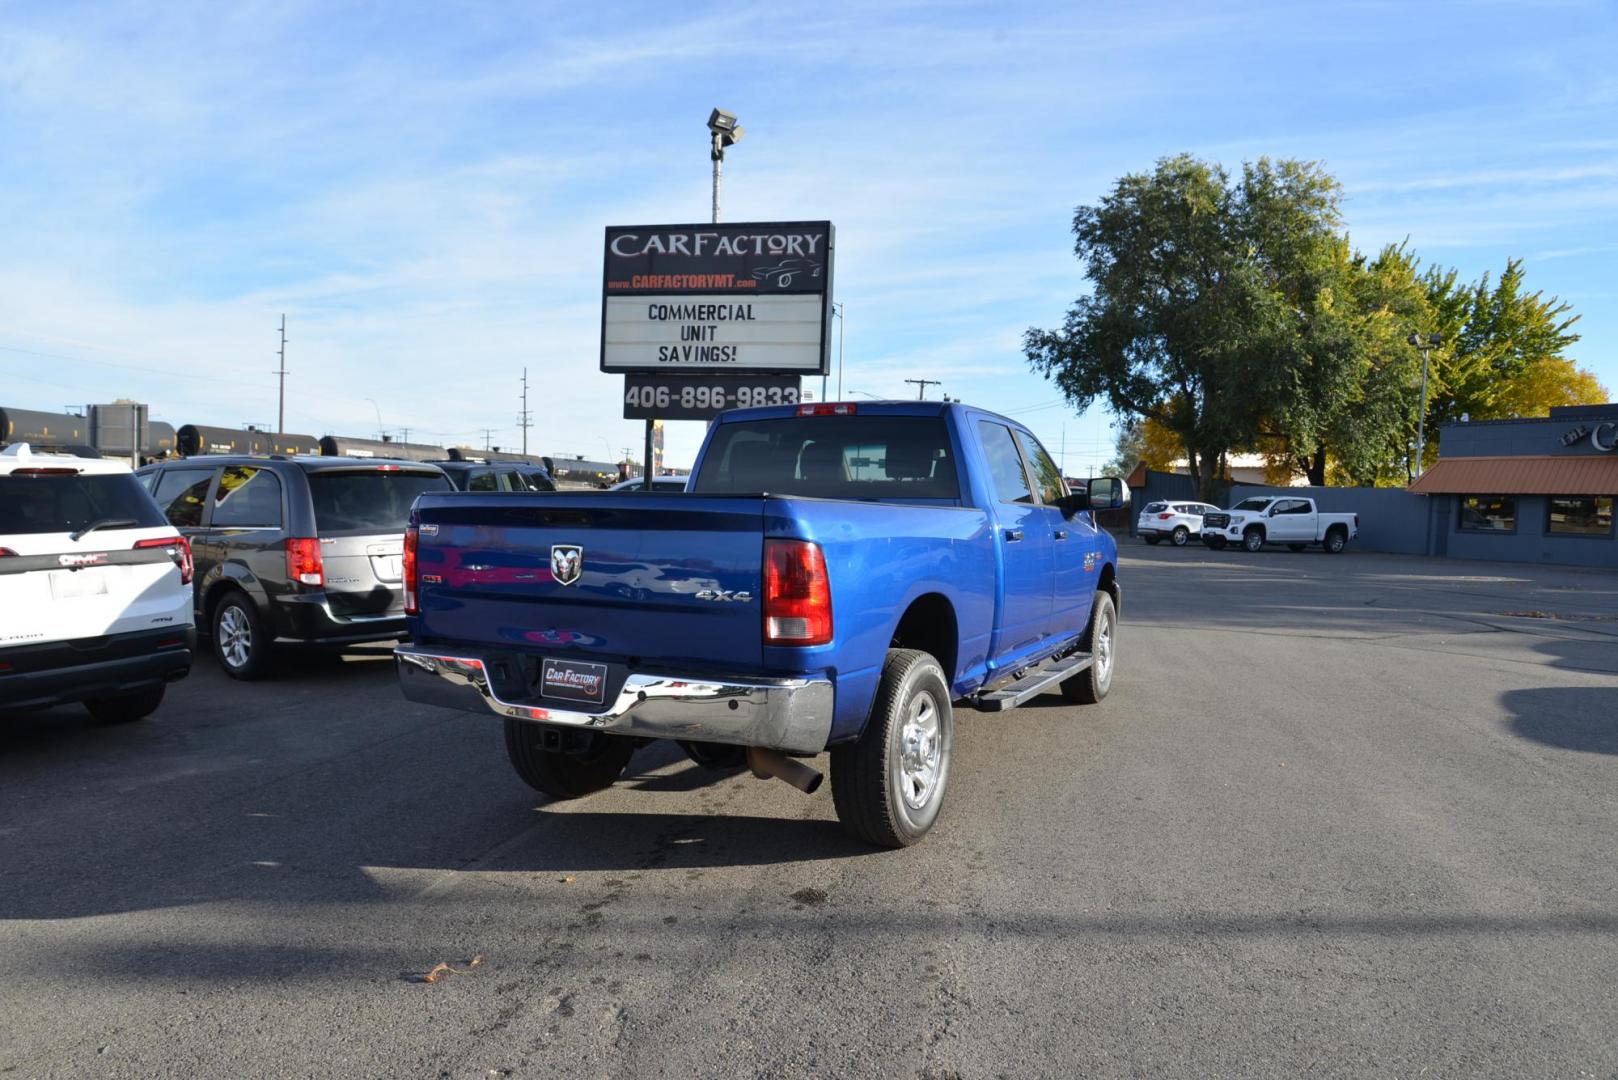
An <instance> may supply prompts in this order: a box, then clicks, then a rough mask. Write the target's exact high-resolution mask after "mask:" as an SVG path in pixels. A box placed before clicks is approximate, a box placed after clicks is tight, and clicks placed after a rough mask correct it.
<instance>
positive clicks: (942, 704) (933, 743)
mask: <svg viewBox="0 0 1618 1080" xmlns="http://www.w3.org/2000/svg"><path fill="white" fill-rule="evenodd" d="M954 745H955V713H954V712H953V710H952V708H951V705H950V696H949V683H948V682H947V681H945V677H944V669H943V668H942V667H940V666H939V664H938V661H937V660H935V659H933V657H932V656H931V655H930V654H928V653H924V652H920V651H918V650H916V649H889V650H888V658H887V661H886V662H885V663H884V664H883V665H882V679H881V681H880V682H878V683H877V688H876V701H875V703H873V704H872V706H871V715H870V717H869V718H868V719H867V720H866V721H865V731H864V732H863V733H861V735H860V737H859V738H858V739H857V740H855V741H854V742H851V743H842V744H840V745H838V746H834V747H832V751H831V793H832V802H833V804H834V805H835V806H836V807H837V820H838V821H840V822H841V823H842V826H843V829H844V830H845V831H846V832H848V833H850V834H851V835H853V836H857V837H859V838H860V839H861V840H865V841H867V842H869V843H872V844H876V845H878V846H880V847H889V848H900V847H909V846H910V845H911V844H914V843H915V842H916V841H917V840H920V839H921V838H922V837H923V836H926V835H927V831H928V830H929V829H931V828H932V827H933V823H934V822H935V821H937V820H938V811H939V808H940V807H941V806H943V804H944V789H945V788H946V787H947V786H948V784H949V766H950V754H951V751H952V750H953V748H954Z"/></svg>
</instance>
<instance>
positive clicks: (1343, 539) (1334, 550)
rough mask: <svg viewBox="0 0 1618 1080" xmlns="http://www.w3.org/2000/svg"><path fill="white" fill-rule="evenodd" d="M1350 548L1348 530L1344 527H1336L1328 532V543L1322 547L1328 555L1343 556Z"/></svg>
mask: <svg viewBox="0 0 1618 1080" xmlns="http://www.w3.org/2000/svg"><path fill="white" fill-rule="evenodd" d="M1347 546H1348V530H1347V529H1345V528H1343V527H1342V526H1340V525H1338V526H1334V527H1333V528H1330V529H1327V530H1326V542H1325V543H1324V544H1322V545H1321V547H1323V548H1325V549H1326V554H1327V555H1341V554H1342V553H1343V549H1344V548H1346V547H1347Z"/></svg>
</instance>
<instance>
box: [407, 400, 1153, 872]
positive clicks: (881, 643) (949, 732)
mask: <svg viewBox="0 0 1618 1080" xmlns="http://www.w3.org/2000/svg"><path fill="white" fill-rule="evenodd" d="M1121 492H1122V484H1121V483H1120V482H1119V481H1117V480H1115V479H1110V478H1108V479H1102V480H1096V481H1094V482H1092V483H1091V484H1090V486H1089V488H1088V490H1087V491H1083V492H1077V493H1075V492H1071V491H1069V489H1068V487H1067V485H1066V484H1065V483H1064V482H1063V480H1062V478H1061V474H1060V473H1059V472H1058V471H1057V468H1056V464H1055V462H1054V461H1053V460H1052V458H1051V456H1050V454H1048V453H1047V452H1046V451H1045V449H1044V447H1042V446H1041V445H1040V444H1039V440H1037V439H1036V438H1035V437H1034V435H1033V434H1032V433H1031V432H1030V431H1029V430H1028V429H1027V428H1025V427H1023V426H1022V425H1020V424H1018V423H1017V422H1016V421H1014V420H1008V419H1006V418H1005V417H1002V416H996V415H994V414H992V413H988V412H984V411H982V410H979V409H974V408H970V407H968V406H965V405H962V404H960V403H940V402H880V403H874V404H868V403H865V402H860V403H858V404H857V405H855V404H849V403H821V404H812V405H801V406H795V407H793V406H786V407H774V408H758V409H746V410H737V411H733V412H729V413H725V414H722V415H721V416H720V417H719V419H718V420H717V422H715V423H714V424H713V425H712V426H711V427H710V428H709V430H708V435H707V438H706V441H705V443H704V445H703V448H702V451H701V453H700V454H699V456H698V459H697V463H696V468H695V469H694V471H693V478H692V481H691V484H690V490H689V492H688V493H686V494H681V495H678V496H676V495H672V494H663V493H658V492H653V493H650V494H636V493H631V492H623V493H620V494H612V493H597V494H593V495H583V494H580V495H571V494H569V493H566V492H563V493H559V494H557V495H547V496H546V497H545V499H544V500H543V504H541V503H539V502H537V501H536V502H535V503H534V507H535V509H536V510H537V509H539V508H540V506H541V505H543V509H544V511H545V512H544V514H543V515H541V514H538V513H536V514H532V515H521V514H517V513H513V512H512V511H513V509H514V507H521V506H523V505H524V504H523V502H522V500H523V499H524V498H531V496H530V497H524V496H506V497H501V498H500V499H498V500H497V499H495V498H492V497H489V496H472V495H454V496H444V495H435V494H426V495H423V496H422V497H421V499H420V500H419V501H418V503H417V504H416V510H415V512H414V513H413V514H412V515H411V525H410V530H409V531H408V532H407V533H406V535H405V591H406V597H407V600H406V604H407V608H408V610H409V611H410V612H411V618H410V628H411V634H412V642H411V643H410V644H408V645H404V646H400V647H399V648H398V649H397V650H396V652H395V655H396V657H397V658H398V668H399V677H400V682H401V685H402V688H403V691H404V694H405V696H406V697H408V698H410V699H412V700H415V701H421V702H428V703H433V704H440V705H446V706H450V707H455V708H462V709H467V710H470V711H472V712H480V713H485V714H487V713H490V712H492V713H494V714H495V715H496V716H500V717H502V718H503V719H504V722H505V739H506V750H507V753H508V755H509V757H510V759H511V763H512V765H513V767H514V768H515V769H516V771H517V773H518V775H519V776H520V777H521V778H522V779H523V780H525V781H527V782H528V783H529V784H531V785H532V786H534V787H535V788H537V789H539V790H540V791H543V792H545V793H547V794H549V795H552V796H555V797H559V798H568V797H575V796H580V795H585V794H588V793H590V792H592V791H597V790H600V789H601V788H604V787H607V786H608V785H610V784H611V783H613V781H614V780H616V779H617V777H618V776H619V775H620V774H621V773H622V772H623V770H624V768H625V766H626V765H627V763H628V762H629V759H630V755H631V754H632V753H633V752H634V750H635V748H636V746H637V745H639V744H640V743H641V742H643V741H644V740H647V739H676V740H679V741H680V742H681V745H682V746H684V747H685V748H686V751H687V753H688V754H690V756H691V757H692V758H694V759H695V760H696V761H697V762H698V763H699V764H717V763H730V764H740V763H741V762H742V761H744V760H745V761H746V762H747V764H748V765H749V766H750V767H751V768H752V770H753V772H754V773H755V774H756V775H758V776H760V777H763V776H776V777H780V778H782V779H785V780H787V781H788V782H790V783H792V784H793V785H794V786H797V787H799V788H801V789H802V790H804V791H806V792H809V791H813V790H815V788H816V787H817V786H818V785H819V783H820V779H821V776H820V773H819V772H817V771H816V770H814V769H812V768H810V767H808V766H807V765H804V764H803V763H802V762H801V761H797V760H795V759H794V757H792V756H788V755H797V756H809V755H816V754H819V753H821V752H822V751H825V750H828V749H829V750H830V751H831V773H832V790H833V796H834V801H835V803H836V807H837V815H838V817H839V819H840V820H841V821H842V823H843V825H844V827H845V828H846V829H848V830H849V831H850V832H851V833H853V834H855V835H856V836H860V837H863V838H865V839H866V840H868V841H870V842H873V843H876V844H880V845H886V846H893V847H897V846H903V845H906V844H911V843H914V842H915V841H917V840H919V839H920V838H921V837H922V836H923V835H924V834H925V833H926V832H927V831H928V829H930V828H931V827H932V825H933V823H934V821H935V820H936V819H937V815H938V812H939V807H940V806H941V805H942V801H943V796H944V790H945V787H946V785H947V783H948V780H949V776H950V770H951V767H952V757H953V751H954V730H955V729H954V713H953V711H952V709H953V705H952V703H954V702H964V703H967V704H969V705H971V706H973V707H976V708H978V709H983V710H988V711H999V710H1002V709H1007V708H1011V707H1014V706H1016V705H1019V704H1021V703H1023V702H1025V701H1027V700H1028V699H1029V698H1031V697H1033V696H1034V695H1036V694H1039V693H1042V692H1044V691H1046V690H1054V689H1058V688H1059V689H1060V690H1061V692H1062V693H1063V695H1064V696H1065V697H1067V698H1068V699H1069V700H1071V701H1075V702H1097V701H1100V700H1101V699H1102V698H1104V697H1105V696H1106V695H1107V692H1108V689H1109V688H1110V686H1111V684H1112V678H1113V673H1114V670H1115V668H1116V664H1117V652H1116V649H1117V620H1118V610H1119V601H1120V592H1119V584H1118V580H1117V576H1116V570H1115V568H1116V566H1117V547H1116V545H1115V543H1114V541H1113V540H1112V538H1111V536H1110V535H1108V533H1107V532H1106V531H1105V530H1103V529H1100V528H1097V527H1096V525H1095V522H1094V519H1093V515H1092V510H1094V509H1101V508H1106V507H1114V506H1117V505H1119V504H1120V502H1121ZM766 493H767V494H766ZM497 509H498V510H499V511H502V512H503V516H500V517H496V516H493V511H495V510H497ZM474 522H475V523H476V524H477V526H478V527H477V529H476V530H475V531H474V530H473V529H471V528H469V526H470V525H472V524H473V523H474Z"/></svg>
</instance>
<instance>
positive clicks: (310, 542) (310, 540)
mask: <svg viewBox="0 0 1618 1080" xmlns="http://www.w3.org/2000/svg"><path fill="white" fill-rule="evenodd" d="M287 577H289V578H291V579H292V580H293V581H296V582H297V583H298V584H300V585H324V584H326V568H325V566H324V565H323V564H322V563H321V561H320V541H319V540H316V539H315V538H314V537H312V536H289V537H287Z"/></svg>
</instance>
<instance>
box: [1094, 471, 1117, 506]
mask: <svg viewBox="0 0 1618 1080" xmlns="http://www.w3.org/2000/svg"><path fill="white" fill-rule="evenodd" d="M1088 500H1089V508H1090V509H1091V510H1116V509H1118V507H1120V506H1122V505H1124V482H1123V481H1122V480H1119V479H1118V478H1117V477H1116V476H1098V477H1096V478H1095V479H1094V480H1091V481H1090V491H1089V496H1088Z"/></svg>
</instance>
